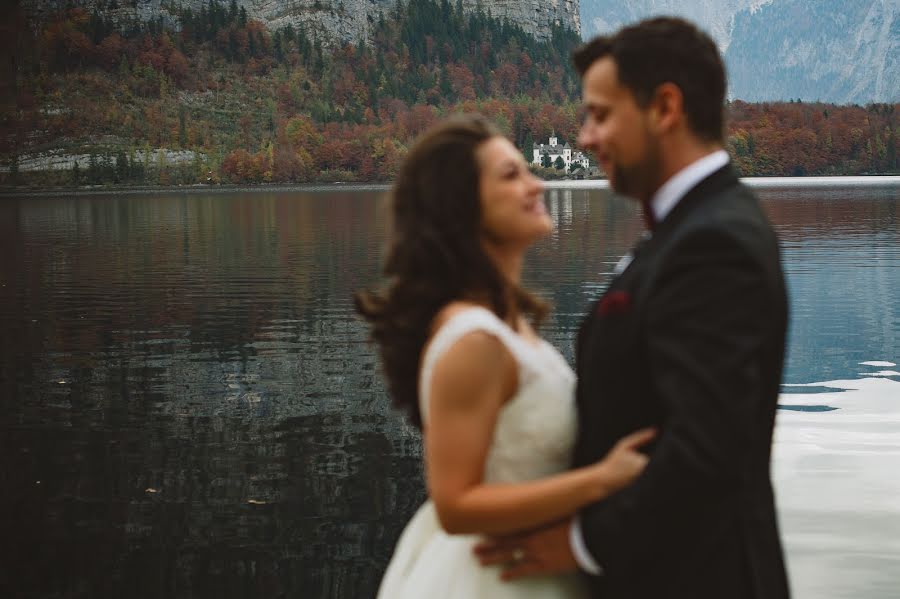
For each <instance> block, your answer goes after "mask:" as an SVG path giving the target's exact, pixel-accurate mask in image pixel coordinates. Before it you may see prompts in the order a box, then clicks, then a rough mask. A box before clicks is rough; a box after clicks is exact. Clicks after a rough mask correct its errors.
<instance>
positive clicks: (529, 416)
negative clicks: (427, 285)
mask: <svg viewBox="0 0 900 599" xmlns="http://www.w3.org/2000/svg"><path fill="white" fill-rule="evenodd" d="M476 330H479V331H486V332H488V333H491V334H493V335H495V336H496V337H497V338H498V339H499V340H500V341H501V342H502V343H503V344H504V345H505V346H506V347H507V349H508V350H509V352H510V353H511V354H512V355H513V356H514V357H515V359H516V362H517V363H518V366H519V388H518V390H517V392H516V394H515V395H514V396H513V397H512V398H511V399H510V400H509V401H508V403H507V404H506V405H504V406H503V408H502V410H501V412H500V415H499V417H498V419H497V426H496V429H495V431H494V439H493V442H492V444H491V448H490V451H489V453H488V457H487V463H486V465H485V480H486V482H489V483H510V482H520V481H526V480H532V479H537V478H542V477H546V476H549V475H552V474H556V473H558V472H561V471H563V470H566V469H567V468H568V467H569V464H570V458H571V451H572V445H573V443H574V439H575V425H576V421H575V418H576V415H575V405H574V386H575V375H574V373H573V372H572V369H571V368H569V365H568V364H567V363H566V361H565V359H564V358H563V357H562V356H561V355H560V354H559V353H558V352H557V351H556V350H555V349H554V348H553V346H551V345H550V344H549V343H547V342H545V341H541V342H540V343H532V342H530V341H527V340H525V339H524V338H523V337H521V336H520V335H518V334H517V333H516V332H515V331H513V330H512V329H511V328H510V327H509V326H508V325H506V324H505V323H504V322H503V321H502V320H500V319H499V318H497V316H495V315H494V314H493V313H492V312H490V311H489V310H487V309H484V308H469V309H466V310H463V311H461V312H459V313H457V314H455V315H454V316H452V317H451V318H450V319H449V320H448V321H447V322H446V323H444V325H443V326H442V327H441V328H440V329H439V330H438V332H437V333H436V334H435V336H434V338H433V339H432V342H431V344H430V345H429V346H428V349H427V350H426V353H425V356H424V358H423V360H422V368H421V373H420V377H419V398H420V406H421V410H422V418H423V420H424V421H426V422H427V419H428V411H427V410H428V389H429V386H430V379H431V371H432V369H433V367H434V364H435V362H436V361H437V359H438V358H439V357H440V356H441V355H442V354H443V353H444V352H446V351H447V349H449V348H450V347H451V346H452V345H453V344H454V343H455V342H456V341H458V340H459V339H460V338H461V337H462V336H463V335H465V334H466V333H469V332H472V331H476ZM478 540H479V537H477V536H474V535H448V534H447V533H446V532H444V531H443V530H442V529H441V526H440V523H439V522H438V519H437V515H436V513H435V509H434V505H433V504H432V502H431V501H430V500H429V501H427V502H426V503H425V504H424V505H423V506H422V507H421V508H419V511H418V512H416V514H415V516H413V518H412V520H410V522H409V524H407V526H406V529H405V530H404V531H403V534H402V536H401V537H400V540H399V542H398V543H397V547H396V549H395V551H394V555H393V557H392V558H391V562H390V564H389V565H388V568H387V571H386V573H385V575H384V578H383V579H382V582H381V588H380V589H379V592H378V597H379V599H413V598H416V599H488V598H490V599H504V598H509V599H530V598H538V597H540V598H547V599H550V598H553V599H556V598H562V599H578V598H582V597H587V596H588V593H587V589H586V586H584V585H583V583H582V581H581V580H579V579H578V575H576V574H571V575H565V576H545V577H540V578H528V579H523V580H518V581H512V582H504V581H502V580H501V579H500V572H501V569H500V568H499V567H496V566H492V567H483V566H481V565H480V564H479V563H478V560H477V559H476V558H475V555H474V554H473V552H472V549H473V547H474V546H475V544H476V543H477V542H478Z"/></svg>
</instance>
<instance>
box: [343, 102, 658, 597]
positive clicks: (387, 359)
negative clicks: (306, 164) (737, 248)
mask: <svg viewBox="0 0 900 599" xmlns="http://www.w3.org/2000/svg"><path fill="white" fill-rule="evenodd" d="M543 192H544V188H543V183H542V182H541V181H540V180H539V179H537V178H535V177H534V176H533V175H532V174H531V173H530V172H529V170H528V168H527V165H526V163H525V160H524V159H523V157H522V154H521V152H519V151H518V150H517V149H516V148H515V147H514V146H513V145H512V144H511V143H510V142H509V141H508V140H507V139H506V138H504V137H503V136H502V135H501V134H500V133H499V131H498V130H497V129H496V128H495V127H494V126H492V125H491V124H490V122H489V121H487V120H486V119H484V118H483V117H478V116H457V117H453V118H451V119H449V120H448V121H446V122H444V123H442V124H440V125H438V126H436V127H435V128H433V129H432V130H430V131H429V132H427V133H426V134H425V135H424V136H423V137H422V138H421V139H420V140H419V141H418V142H417V143H416V145H415V147H414V148H413V149H412V150H411V151H410V153H409V155H408V156H407V158H406V161H405V163H404V164H403V166H402V168H401V171H400V173H399V175H398V177H397V182H396V185H395V187H394V190H393V198H392V201H393V204H392V219H393V230H392V234H391V246H390V248H389V253H388V257H387V261H386V264H385V269H384V272H385V275H386V276H387V277H388V278H389V285H388V286H387V287H386V289H384V290H383V291H364V292H361V293H359V294H358V295H357V298H356V300H357V309H358V310H359V312H360V313H361V314H362V315H363V316H365V317H366V318H367V319H368V320H369V321H370V322H371V323H372V326H373V337H374V339H375V341H376V342H377V343H378V345H379V349H380V352H381V357H382V361H383V364H384V371H385V374H386V377H387V381H388V386H389V389H390V392H391V395H392V397H393V399H394V402H395V403H396V404H397V405H398V406H400V407H401V408H403V409H405V410H407V412H408V414H409V415H410V418H411V419H412V421H413V422H414V423H415V424H417V425H419V426H420V427H421V429H422V434H423V442H424V453H425V472H426V479H427V487H428V496H429V499H428V501H427V502H426V503H425V504H424V505H423V506H422V507H421V508H420V509H419V511H418V512H417V513H416V515H415V516H414V517H413V519H412V520H411V521H410V523H409V524H408V525H407V527H406V529H405V530H404V532H403V534H402V536H401V538H400V540H399V542H398V544H397V547H396V549H395V552H394V555H393V557H392V559H391V562H390V564H389V566H388V568H387V571H386V573H385V575H384V578H383V579H382V582H381V587H380V589H379V594H378V596H379V597H383V598H386V599H388V598H389V599H398V598H399V599H406V598H413V597H415V598H426V599H478V598H491V599H495V598H503V597H515V598H522V597H524V598H529V597H546V598H576V597H583V596H586V587H583V586H582V584H581V581H580V580H579V579H578V577H577V576H576V575H570V576H554V577H544V578H532V579H527V580H517V581H510V582H506V581H503V580H502V579H501V570H500V569H499V568H498V567H496V566H492V567H482V566H481V565H480V564H479V562H478V560H477V558H476V556H475V555H474V552H473V548H474V546H475V544H476V543H477V542H478V540H479V539H481V538H482V537H484V536H502V535H506V534H510V533H514V532H517V531H522V530H526V529H529V528H534V527H537V526H540V525H542V524H547V523H550V522H553V521H556V520H559V519H562V518H564V517H566V516H569V515H571V514H572V513H574V512H575V511H577V510H578V508H580V507H582V506H584V505H586V504H588V503H590V502H593V501H596V500H598V499H601V498H602V497H604V496H606V495H607V494H609V493H612V492H614V491H616V490H617V489H619V488H621V487H622V486H624V485H626V484H628V483H629V482H630V481H631V480H633V479H634V478H635V477H636V476H637V475H638V474H639V473H640V471H641V470H642V469H643V467H644V465H645V464H646V457H645V456H644V455H643V454H641V453H640V452H639V451H638V448H639V446H640V445H642V444H643V443H645V442H647V441H648V440H649V439H650V438H651V437H652V435H653V433H652V431H646V430H645V431H639V432H637V433H635V434H633V435H631V436H629V437H626V438H625V439H623V440H622V441H621V442H620V443H619V444H618V445H617V446H616V448H614V449H613V450H612V451H611V452H610V453H609V455H607V456H606V457H605V459H603V460H602V461H600V462H598V463H596V464H593V465H591V466H587V467H584V468H579V469H575V470H568V468H569V465H570V461H569V460H570V454H571V450H572V445H573V443H574V438H575V425H576V422H575V406H574V384H575V376H574V374H573V372H572V370H571V368H570V367H569V366H568V364H567V363H566V361H565V360H564V358H563V357H562V356H561V355H560V354H559V353H558V352H557V351H556V350H555V349H554V348H553V347H552V346H551V345H549V344H548V343H546V342H545V341H542V340H541V339H540V338H539V337H538V335H537V334H536V333H535V332H534V329H533V328H532V324H531V323H530V322H529V319H528V318H527V317H530V318H531V320H533V321H534V322H539V321H540V320H541V318H542V317H544V316H545V314H546V311H547V308H546V306H545V304H544V303H543V302H541V301H540V300H539V299H537V298H536V297H534V296H533V295H531V294H529V293H528V292H527V291H525V290H524V289H523V288H522V287H521V286H520V275H521V270H522V262H523V258H524V254H525V251H526V250H527V249H528V247H529V246H530V245H531V244H533V243H534V242H535V241H537V240H538V239H540V238H542V237H544V236H546V235H547V234H548V233H549V232H550V230H551V227H552V223H551V221H550V218H549V216H548V215H547V213H546V210H545V208H544V201H543ZM510 559H512V560H523V559H527V556H526V555H522V554H521V552H516V554H514V555H511V556H510Z"/></svg>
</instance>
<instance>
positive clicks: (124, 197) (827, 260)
mask: <svg viewBox="0 0 900 599" xmlns="http://www.w3.org/2000/svg"><path fill="white" fill-rule="evenodd" d="M872 181H873V180H782V181H776V182H771V181H769V182H766V181H752V182H751V183H752V184H753V185H754V186H755V187H756V189H757V193H758V194H759V196H760V198H761V199H762V202H763V205H764V208H765V209H766V211H767V213H768V214H769V216H770V218H771V219H772V221H773V223H774V225H775V227H776V228H777V230H778V232H779V235H780V237H781V241H782V247H783V253H784V260H785V268H786V271H787V277H788V287H789V291H790V296H791V328H790V334H789V351H788V362H787V367H786V370H785V375H784V383H785V386H784V387H783V395H782V398H781V407H782V409H781V410H780V411H779V415H778V423H777V426H776V440H775V448H774V467H773V479H774V481H775V484H776V491H777V498H778V504H779V508H780V515H781V523H782V531H783V537H784V540H785V546H786V549H787V553H788V566H789V570H790V576H791V581H792V586H793V589H794V595H795V596H796V597H799V598H801V599H806V598H808V599H832V598H834V599H837V598H843V597H853V598H854V599H856V598H859V597H865V598H866V599H878V598H887V597H896V593H897V589H898V588H900V476H898V474H897V472H898V466H897V464H898V463H900V366H898V365H897V364H898V362H900V344H898V333H900V302H898V300H897V294H898V290H900V178H892V179H886V180H881V181H880V183H879V184H877V185H872V184H871V183H872ZM547 202H548V207H549V210H550V213H551V215H552V217H553V219H554V221H555V223H556V228H555V231H554V233H553V234H552V236H551V237H550V238H548V239H547V240H545V241H544V242H542V243H541V244H540V245H539V246H538V247H536V248H535V249H534V250H533V251H532V253H531V254H530V256H529V260H528V265H527V271H526V275H525V277H526V280H527V282H528V283H529V284H530V285H531V286H533V287H534V288H536V289H537V290H539V291H540V293H542V294H543V295H544V296H545V297H547V298H548V299H550V300H552V302H553V304H554V306H555V310H554V314H553V316H552V318H551V319H550V320H549V322H548V324H547V325H546V326H545V328H544V331H543V332H544V334H545V336H546V337H547V338H548V339H549V340H550V341H551V342H552V343H553V344H555V345H556V346H557V347H558V348H559V349H560V350H561V351H562V352H563V354H564V355H565V356H566V357H567V358H568V359H569V360H570V361H571V360H572V358H573V348H572V343H573V339H574V336H575V333H576V330H577V327H578V325H579V322H580V319H581V317H582V314H583V312H584V310H585V309H586V307H587V305H588V303H589V302H590V301H591V300H593V299H594V298H596V297H597V296H598V295H599V294H601V293H602V292H603V290H604V289H605V287H606V286H607V285H608V283H609V281H610V279H611V277H612V269H613V266H614V264H615V263H616V262H617V261H618V260H619V258H620V257H621V256H622V255H623V254H624V253H625V252H627V251H628V249H629V248H630V246H631V245H632V244H633V243H634V241H635V240H636V239H637V238H638V236H639V235H640V233H641V224H640V218H639V215H638V212H637V210H636V207H635V205H634V204H632V203H630V202H628V201H626V200H623V199H620V198H616V197H612V196H611V195H610V194H609V192H608V191H606V190H604V189H598V188H597V187H596V185H594V184H585V183H581V184H562V185H560V186H559V187H556V188H551V189H548V191H547ZM385 217H386V202H385V199H384V189H365V188H342V187H339V186H331V187H322V188H316V189H305V190H271V189H270V190H230V191H217V190H202V191H196V190H192V191H190V192H188V191H168V192H163V193H140V192H138V193H116V194H95V195H90V194H79V195H70V196H67V197H62V196H57V197H53V196H49V195H42V194H31V195H29V196H28V197H25V196H22V197H10V196H7V197H0V333H2V335H3V343H2V346H0V396H2V398H3V406H4V409H3V410H2V413H0V450H2V457H0V464H2V476H3V478H2V481H3V488H4V490H3V493H2V494H0V495H2V497H0V502H2V503H0V507H2V510H3V518H2V525H0V526H2V529H0V538H3V539H7V540H11V541H12V542H11V543H9V551H7V552H4V553H5V554H6V555H7V557H6V558H4V562H5V563H4V568H3V569H2V570H0V594H2V595H3V596H20V597H39V596H40V597H107V596H109V597H160V598H162V597H165V598H176V597H225V598H237V597H241V598H243V597H247V598H261V597H282V596H284V597H340V598H344V597H346V598H356V597H368V596H372V595H373V594H374V591H375V589H376V588H377V584H378V581H379V579H380V576H381V573H382V571H383V568H384V566H385V564H386V563H387V560H388V558H389V556H390V553H391V550H392V548H393V543H394V541H395V540H396V538H397V536H398V534H399V533H400V530H401V529H402V527H403V525H404V524H405V522H406V520H407V519H408V517H409V516H410V515H411V514H412V512H413V511H414V510H415V509H416V508H417V507H418V505H419V504H420V503H421V501H422V500H423V496H424V495H423V485H422V475H421V466H420V459H421V448H420V441H419V436H418V434H417V432H416V431H415V430H414V429H412V428H411V427H409V426H408V425H406V423H405V422H404V421H403V418H402V417H401V416H400V415H399V414H398V413H396V412H395V411H393V410H392V409H391V407H390V405H389V400H388V398H387V396H386V394H385V390H384V384H383V381H382V379H381V376H380V374H379V370H378V364H377V361H376V357H375V353H374V349H373V348H372V347H371V346H370V345H369V344H368V343H367V330H366V328H365V326H364V325H363V324H362V323H361V321H359V320H358V319H357V318H355V317H354V315H353V311H352V304H351V294H352V292H353V291H354V290H356V289H359V288H360V287H363V286H369V285H372V284H374V283H375V282H377V281H378V271H379V263H380V258H381V252H382V249H383V245H384V241H385V234H384V229H385Z"/></svg>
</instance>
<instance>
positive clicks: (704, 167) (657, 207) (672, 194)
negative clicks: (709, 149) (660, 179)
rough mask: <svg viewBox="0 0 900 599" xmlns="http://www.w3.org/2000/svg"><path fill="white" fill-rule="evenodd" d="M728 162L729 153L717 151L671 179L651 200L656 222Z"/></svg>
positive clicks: (660, 220)
mask: <svg viewBox="0 0 900 599" xmlns="http://www.w3.org/2000/svg"><path fill="white" fill-rule="evenodd" d="M728 161H729V158H728V152H726V151H725V150H716V151H715V152H713V153H712V154H707V155H706V156H704V157H703V158H701V159H700V160H697V161H695V162H692V163H691V164H689V165H687V166H686V167H684V168H683V169H681V170H680V171H678V172H677V173H675V175H673V176H672V177H670V178H669V180H668V181H666V182H665V183H663V185H662V187H660V188H659V189H658V190H656V193H655V194H653V197H652V198H651V199H650V206H651V207H652V208H653V216H654V219H655V220H656V222H658V223H660V222H662V221H663V219H664V218H666V216H667V215H668V214H669V213H670V212H671V211H672V208H674V207H675V205H676V204H677V203H678V202H679V201H681V198H683V197H684V196H685V194H686V193H687V192H689V191H690V190H691V189H693V188H694V187H695V186H696V185H697V184H698V183H700V181H702V180H704V179H706V178H707V177H708V176H710V175H711V174H713V173H714V172H716V171H717V170H719V169H720V168H722V167H723V166H725V165H726V164H728Z"/></svg>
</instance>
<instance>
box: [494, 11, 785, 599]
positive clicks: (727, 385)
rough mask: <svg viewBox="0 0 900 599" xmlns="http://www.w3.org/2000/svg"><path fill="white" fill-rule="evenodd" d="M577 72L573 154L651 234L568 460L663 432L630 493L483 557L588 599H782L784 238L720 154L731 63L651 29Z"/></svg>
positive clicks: (584, 365) (586, 331)
mask: <svg viewBox="0 0 900 599" xmlns="http://www.w3.org/2000/svg"><path fill="white" fill-rule="evenodd" d="M575 64H576V66H577V68H578V70H579V72H580V73H581V75H582V79H583V99H584V109H585V120H584V123H583V125H582V128H581V132H580V134H579V142H580V144H581V145H582V146H583V147H585V148H587V149H589V150H591V151H592V152H593V153H594V154H595V156H596V157H597V160H598V162H599V164H600V165H601V166H602V167H603V169H604V170H605V171H606V173H607V176H608V177H609V181H610V185H611V186H612V188H613V189H614V190H615V191H617V192H618V193H620V194H622V195H626V196H629V197H631V198H634V199H636V200H639V201H640V202H641V204H642V209H643V211H644V214H645V218H646V221H647V223H648V230H649V234H648V235H647V236H646V238H645V240H644V241H642V242H641V243H639V244H638V246H637V247H636V248H635V249H634V251H633V253H632V255H630V256H627V257H626V258H625V259H623V261H622V262H620V264H619V266H618V267H617V270H618V271H620V272H619V274H618V276H617V277H616V278H615V279H614V280H613V281H612V283H611V284H610V286H609V288H608V289H607V291H606V293H605V294H604V296H603V297H602V298H601V299H600V300H599V301H598V302H597V303H596V304H595V305H594V307H593V308H592V309H591V311H590V313H589V314H588V316H587V317H586V319H585V321H584V323H583V325H582V328H581V331H580V333H579V336H578V344H577V364H576V369H577V372H578V376H579V382H578V391H577V401H578V407H579V417H580V424H579V436H578V441H577V445H576V450H575V456H574V461H575V465H583V464H587V463H590V462H594V461H597V460H599V459H601V458H602V457H603V456H604V455H605V454H606V452H607V451H609V450H610V449H611V448H612V447H613V445H614V444H615V442H616V441H617V440H618V439H620V438H621V437H622V436H624V435H626V434H627V433H630V432H632V431H634V430H636V429H639V428H642V427H647V426H652V427H656V428H657V429H658V431H659V434H658V438H657V441H656V443H655V445H654V447H653V448H652V449H651V450H650V452H649V453H650V461H649V464H648V466H647V468H646V470H645V471H644V473H643V474H642V475H641V476H640V477H639V478H638V479H637V480H636V481H635V482H634V483H633V484H632V485H630V486H629V487H627V488H625V489H624V490H622V491H621V492H619V493H617V494H615V495H613V496H611V497H609V498H607V499H605V500H603V501H600V502H598V503H595V504H593V505H590V506H588V507H587V508H586V509H584V510H582V511H581V512H580V513H579V514H578V515H577V517H575V518H574V519H573V520H571V521H568V522H563V523H561V524H559V525H557V526H553V527H549V528H547V529H545V530H542V531H537V532H536V533H533V534H530V535H521V536H518V537H511V538H507V539H501V540H498V541H496V542H494V543H488V544H485V545H482V546H480V547H479V548H478V552H479V554H480V556H481V558H482V561H483V562H484V563H497V562H506V563H508V564H511V565H510V566H508V568H507V570H506V573H505V575H506V576H507V577H510V578H514V577H520V576H533V575H536V574H542V573H550V572H561V571H567V570H572V569H575V567H576V564H577V566H579V567H580V568H581V569H582V570H584V571H585V572H587V573H588V574H589V575H590V580H591V585H592V589H593V594H594V595H595V596H596V597H603V598H607V597H608V598H641V599H642V598H651V597H652V598H654V599H656V598H662V597H677V598H685V599H707V598H708V599H740V598H744V597H746V598H753V599H782V598H786V597H788V594H789V591H788V583H787V576H786V573H785V567H784V559H783V556H782V549H781V542H780V539H779V533H778V525H777V518H776V514H775V502H774V497H773V492H772V484H771V481H770V475H769V462H770V453H771V443H772V429H773V425H774V419H775V410H776V402H777V398H778V391H779V386H780V381H781V371H782V363H783V359H784V344H785V331H786V327H787V298H786V293H785V287H784V279H783V274H782V270H781V264H780V259H779V251H778V245H777V240H776V237H775V234H774V231H773V230H772V228H771V226H770V224H769V223H768V221H767V219H766V217H765V215H764V214H763V212H762V210H761V209H760V207H759V204H758V202H757V200H756V198H755V197H754V196H753V194H752V193H751V191H750V190H749V189H747V188H746V187H744V186H743V185H742V184H741V183H740V182H739V180H738V178H737V176H736V174H735V172H734V171H733V169H732V168H731V166H730V164H729V158H728V155H727V153H726V152H725V151H724V149H723V139H724V126H723V113H724V110H723V108H724V100H725V73H724V67H723V65H722V60H721V57H720V55H719V53H718V51H717V49H716V46H715V44H714V43H713V41H712V40H711V39H710V38H709V37H708V36H707V35H705V34H704V33H702V32H700V31H699V30H697V29H696V28H695V27H694V26H692V25H690V24H689V23H687V22H685V21H683V20H680V19H673V18H657V19H651V20H648V21H643V22H641V23H638V24H636V25H633V26H630V27H626V28H624V29H622V30H621V31H619V32H617V33H616V34H614V35H612V36H609V37H600V38H596V39H594V40H593V41H591V42H590V43H588V44H587V45H585V46H584V47H582V48H581V49H579V50H578V51H577V52H576V54H575Z"/></svg>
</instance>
